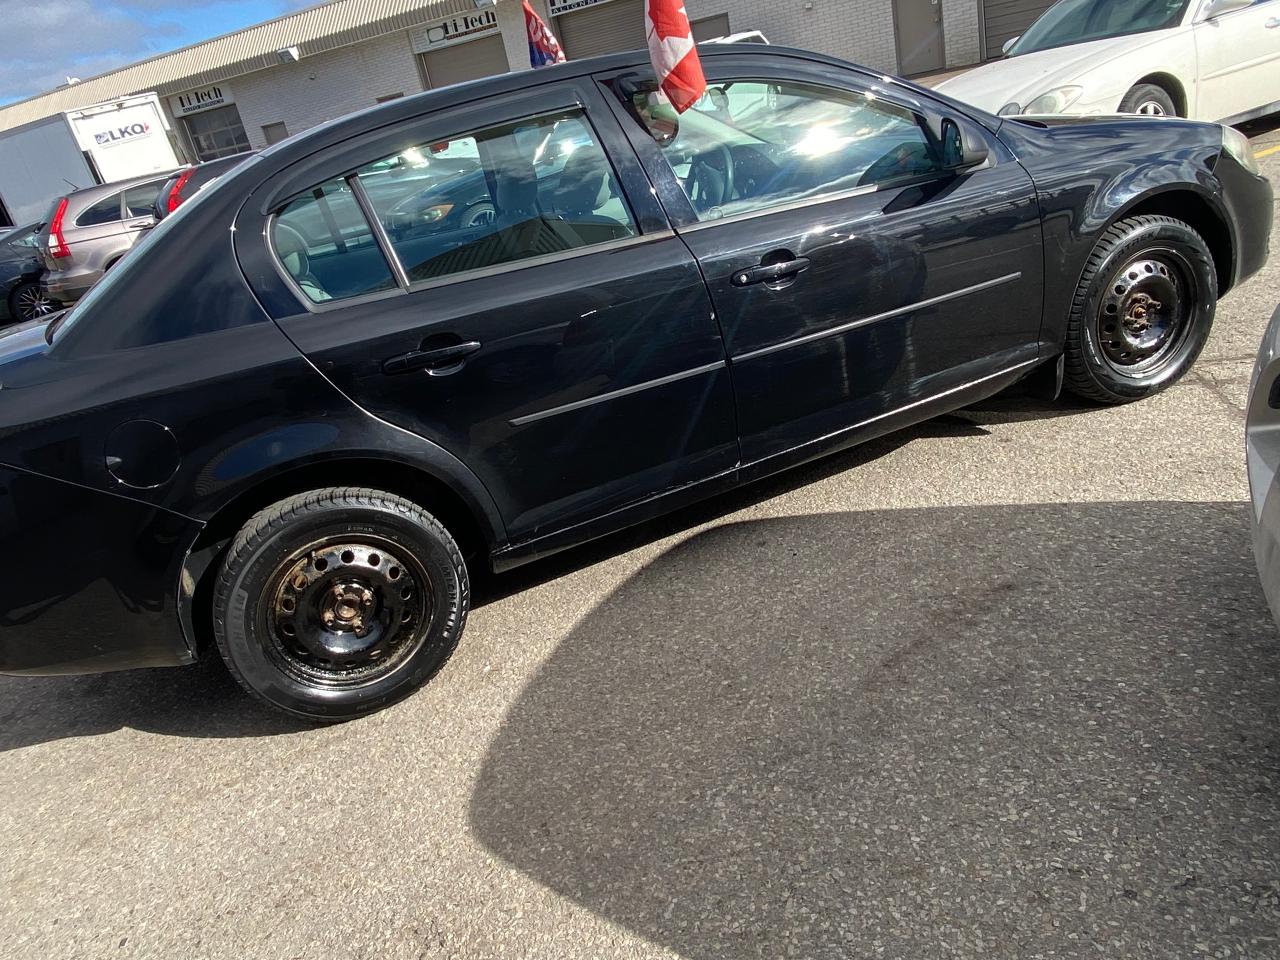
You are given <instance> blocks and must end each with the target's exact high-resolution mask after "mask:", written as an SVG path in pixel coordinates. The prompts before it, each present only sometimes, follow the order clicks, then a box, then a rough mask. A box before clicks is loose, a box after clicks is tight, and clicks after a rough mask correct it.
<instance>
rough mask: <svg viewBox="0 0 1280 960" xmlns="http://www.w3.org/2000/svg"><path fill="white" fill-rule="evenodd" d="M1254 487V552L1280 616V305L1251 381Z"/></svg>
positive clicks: (1248, 425) (1249, 445) (1248, 430)
mask: <svg viewBox="0 0 1280 960" xmlns="http://www.w3.org/2000/svg"><path fill="white" fill-rule="evenodd" d="M1245 451H1246V456H1247V459H1248V465H1249V489H1250V490H1251V491H1252V493H1253V512H1252V519H1253V556H1254V559H1255V560H1257V563H1258V576H1260V577H1261V578H1262V591H1263V593H1265V594H1266V595H1267V602H1268V603H1269V604H1270V605H1271V612H1272V614H1273V615H1274V616H1275V618H1276V620H1277V621H1278V622H1280V485H1278V484H1277V482H1276V474H1277V470H1280V307H1277V308H1276V312H1275V313H1274V314H1272V316H1271V323H1270V324H1269V325H1268V326H1267V332H1266V334H1265V335H1264V336H1263V338H1262V348H1261V349H1260V350H1259V351H1258V359H1257V361H1256V362H1255V363H1254V365H1253V378H1252V379H1251V380H1250V384H1249V412H1248V417H1247V419H1246V421H1245Z"/></svg>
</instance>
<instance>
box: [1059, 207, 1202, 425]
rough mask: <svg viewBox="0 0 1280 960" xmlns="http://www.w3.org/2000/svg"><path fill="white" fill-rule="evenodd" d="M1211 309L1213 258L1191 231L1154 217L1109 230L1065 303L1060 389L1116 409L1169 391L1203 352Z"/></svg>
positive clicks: (1135, 219) (1132, 219)
mask: <svg viewBox="0 0 1280 960" xmlns="http://www.w3.org/2000/svg"><path fill="white" fill-rule="evenodd" d="M1217 305H1218V278H1217V272H1216V270H1215V268H1214V265H1213V255H1212V254H1211V253H1210V252H1209V248H1208V247H1207V246H1206V245H1205V242H1204V240H1203V239H1201V237H1200V235H1199V234H1198V233H1196V232H1195V231H1194V230H1193V229H1191V227H1189V226H1188V225H1187V224H1185V223H1183V222H1182V221H1181V220H1175V219H1173V218H1172V217H1157V216H1143V217H1130V218H1129V219H1126V220H1121V221H1119V222H1118V223H1115V224H1113V225H1112V226H1111V227H1109V228H1108V229H1107V231H1106V232H1105V233H1104V234H1103V235H1102V239H1100V240H1099V241H1098V244H1097V246H1095V247H1094V248H1093V252H1092V253H1091V254H1090V255H1089V260H1088V263H1087V264H1086V265H1085V270H1084V275H1083V276H1082V277H1081V278H1080V284H1079V286H1078V287H1077V288H1076V293H1075V297H1074V299H1073V300H1072V304H1071V315H1070V317H1069V319H1068V324H1067V342H1066V364H1065V367H1066V383H1065V385H1066V387H1067V389H1069V390H1070V391H1071V392H1072V393H1074V394H1076V395H1077V396H1079V397H1083V398H1085V399H1087V400H1095V401H1098V402H1099V403H1107V404H1121V403H1130V402H1132V401H1134V400H1141V399H1142V398H1144V397H1149V396H1151V395H1152V394H1154V393H1158V392H1160V391H1161V390H1164V389H1166V388H1168V387H1170V386H1172V385H1173V384H1175V383H1177V382H1178V381H1179V380H1180V379H1181V378H1182V377H1183V376H1184V375H1185V374H1186V372H1187V371H1188V370H1190V369H1191V365H1192V364H1194V363H1195V361H1196V358H1197V357H1199V356H1200V351H1201V350H1203V349H1204V345H1205V343H1206V341H1207V340H1208V339H1209V332H1210V330H1212V328H1213V316H1214V312H1215V310H1216V309H1217Z"/></svg>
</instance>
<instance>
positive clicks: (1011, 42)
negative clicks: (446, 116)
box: [1000, 37, 1022, 56]
mask: <svg viewBox="0 0 1280 960" xmlns="http://www.w3.org/2000/svg"><path fill="white" fill-rule="evenodd" d="M1021 39H1022V38H1021V37H1010V38H1009V39H1008V40H1006V41H1005V42H1004V45H1003V46H1001V47H1000V52H1001V53H1003V54H1004V55H1005V56H1008V55H1009V51H1010V50H1012V49H1013V45H1014V44H1015V43H1017V42H1018V41H1019V40H1021Z"/></svg>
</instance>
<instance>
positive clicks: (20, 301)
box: [9, 280, 58, 323]
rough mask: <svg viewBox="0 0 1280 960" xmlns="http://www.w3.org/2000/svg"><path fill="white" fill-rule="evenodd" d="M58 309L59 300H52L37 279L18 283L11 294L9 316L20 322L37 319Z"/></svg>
mask: <svg viewBox="0 0 1280 960" xmlns="http://www.w3.org/2000/svg"><path fill="white" fill-rule="evenodd" d="M56 309H58V304H57V301H55V300H51V299H50V298H49V296H48V295H47V294H46V293H45V292H44V290H43V289H41V287H40V284H39V282H37V281H35V280H28V281H26V282H25V283H20V284H18V285H17V286H16V287H14V288H13V292H12V293H10V294H9V316H11V317H12V318H13V319H14V320H16V321H17V322H18V323H26V322H27V321H28V320H35V319H37V318H39V317H42V316H44V315H45V314H47V313H52V312H53V311H54V310H56Z"/></svg>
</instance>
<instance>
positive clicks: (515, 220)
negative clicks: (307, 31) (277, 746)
mask: <svg viewBox="0 0 1280 960" xmlns="http://www.w3.org/2000/svg"><path fill="white" fill-rule="evenodd" d="M703 64H704V68H705V71H706V74H707V76H708V77H709V81H710V83H711V85H712V89H713V91H716V92H718V94H720V95H715V96H708V97H707V98H706V106H705V108H695V109H693V110H691V111H689V112H687V113H685V114H684V115H682V116H679V117H676V116H675V115H674V114H672V113H671V112H670V108H669V106H665V105H664V103H663V102H662V101H661V100H660V99H659V98H658V97H656V84H655V82H654V79H653V76H652V72H651V69H650V67H649V65H648V55H647V53H635V54H619V55H614V56H610V57H604V58H599V59H594V60H580V61H575V62H570V63H568V64H561V65H558V66H554V67H548V68H546V69H544V70H540V71H537V72H536V73H535V74H528V73H524V74H519V75H507V76H499V77H492V78H489V79H486V80H483V81H478V82H476V83H473V84H468V85H466V86H465V87H451V88H448V89H445V90H440V91H432V92H428V93H425V94H422V95H420V96H417V97H413V98H405V99H400V100H396V101H392V102H390V103H387V104H385V105H383V106H380V107H378V108H375V109H373V110H370V111H366V112H362V113H359V114H355V115H353V116H351V117H348V118H345V119H343V120H341V121H338V122H335V123H331V124H327V125H325V126H323V127H320V128H317V129H315V130H313V131H310V132H308V133H306V134H304V135H301V136H298V137H295V138H293V139H292V140H290V141H288V142H287V143H285V144H282V145H278V146H277V147H276V148H274V149H273V150H270V151H265V152H263V153H262V154H259V155H258V156H257V157H255V158H254V159H252V160H250V161H248V162H246V163H243V164H241V165H240V166H239V167H237V168H236V169H235V170H233V171H231V172H230V173H228V174H227V175H226V176H224V177H222V178H221V179H219V180H218V181H217V182H216V183H214V184H213V185H212V186H210V187H208V188H207V189H205V190H203V191H201V192H200V194H198V195H197V196H196V197H195V198H194V199H192V200H191V201H189V202H188V203H185V204H183V205H182V207H180V208H179V210H178V211H177V212H176V213H175V214H174V215H173V216H171V217H168V218H167V219H165V220H164V221H163V222H162V223H160V224H159V225H158V226H157V227H156V228H155V229H154V230H153V231H151V233H150V235H149V236H148V237H147V238H146V239H144V240H143V241H142V242H141V243H140V244H139V247H138V249H137V250H136V251H135V252H134V253H133V255H131V256H130V257H128V258H127V259H126V260H125V261H124V262H123V263H122V264H121V265H120V266H119V268H118V269H117V270H115V271H113V272H111V273H109V274H108V275H107V277H106V278H105V279H104V281H103V282H102V283H101V284H99V285H98V286H97V287H95V288H94V289H93V291H92V292H91V293H90V294H89V296H88V297H86V298H85V299H84V300H82V301H81V302H80V304H79V305H78V306H76V307H75V308H73V309H72V310H71V311H69V312H67V313H64V314H61V315H60V316H59V318H58V319H56V320H55V321H53V322H51V323H49V324H46V325H37V326H34V327H30V328H27V329H20V330H19V331H18V332H16V333H11V334H9V335H8V336H4V337H0V382H3V384H4V389H3V390H2V391H0V464H3V466H0V493H3V496H0V551H2V552H3V553H4V555H6V556H11V557H20V558H21V562H16V563H12V564H10V565H9V567H8V570H7V576H6V577H5V578H4V582H3V585H2V586H0V670H3V671H4V672H10V673H69V672H86V671H102V670H111V669H119V668H125V667H139V666H160V665H166V664H169V665H172V664H182V663H190V662H192V661H193V660H195V659H196V658H197V657H199V656H200V655H201V654H202V652H204V651H207V650H217V651H218V653H219V654H220V655H221V656H222V658H223V659H224V660H225V661H226V663H227V665H228V666H229V668H230V670H231V671H232V673H234V674H235V676H236V677H238V678H239V680H240V681H241V683H243V685H244V686H245V687H246V689H248V690H249V691H250V692H251V693H253V694H254V695H256V696H258V697H260V698H261V699H262V700H263V701H265V702H266V703H268V704H270V705H272V706H273V707H275V708H277V709H280V710H283V711H286V712H288V713H290V714H294V715H297V716H301V717H306V718H311V719H314V720H321V721H333V720H342V719H348V718H352V717H356V716H360V715H362V714H367V713H369V712H371V711H374V710H377V709H379V708H381V707H385V706H387V705H388V704H390V703H393V702H395V701H396V700H399V699H400V698H402V697H404V696H406V695H408V694H409V693H410V692H411V691H413V690H414V689H415V688H417V687H419V686H420V685H421V684H423V683H425V682H426V681H427V680H428V679H430V678H431V677H432V676H433V675H434V674H435V673H436V671H438V670H439V669H440V667H441V666H442V664H444V662H445V661H446V659H447V658H448V657H449V655H450V653H451V652H452V651H453V649H454V647H455V645H456V644H457V643H458V640H459V637H460V636H461V634H462V632H463V628H464V626H465V624H466V620H467V613H468V609H469V605H470V601H471V593H470V587H469V583H470V577H471V574H472V573H473V572H474V571H475V570H477V569H482V568H490V569H492V570H495V571H503V570H507V569H510V568H512V567H514V566H517V565H519V564H523V563H528V562H530V561H534V560H537V559H538V558H540V557H545V556H547V555H548V554H551V553H554V552H555V551H558V550H562V549H564V548H566V547H569V546H572V545H574V544H579V543H582V542H583V541H585V540H588V539H591V538H593V537H599V536H601V535H603V534H606V533H609V532H611V531H614V530H618V529H620V528H622V527H625V526H628V525H630V524H635V523H639V522H642V521H644V520H646V519H648V518H651V517H653V516H655V515H657V514H660V513H663V512H665V511H669V510H672V509H674V508H675V507H677V506H680V505H682V504H687V503H689V502H691V501H694V500H697V499H699V498H705V497H710V496H714V495H717V494H720V493H723V492H724V491H726V490H727V489H729V488H732V487H734V486H735V485H738V484H741V483H744V482H748V481H751V480H754V479H757V478H760V477H763V476H765V475H768V474H771V473H774V472H776V471H778V470H782V469H784V468H785V467H787V466H790V465H794V464H797V463H801V462H804V461H808V460H811V459H813V458H815V457H818V456H821V455H823V454H828V453H831V452H833V451H836V450H841V449H844V448H847V447H849V446H851V445H853V444H857V443H859V442H862V441H865V440H868V439H870V438H873V437H876V436H878V435H881V434H884V433H886V432H889V431H891V430H894V429H897V428H899V427H902V426H905V425H908V424H911V423H914V422H917V421H920V420H924V419H926V418H929V417H933V416H936V415H939V414H942V413H944V412H947V411H950V410H953V409H956V408H958V407H962V406H965V405H967V404H970V403H973V402H976V401H978V400H981V399H983V398H985V397H987V396H990V395H992V394H995V393H996V392H998V391H1001V390H1003V389H1005V388H1006V387H1009V386H1011V385H1013V384H1015V383H1018V382H1020V381H1024V380H1026V379H1027V378H1032V380H1033V384H1034V385H1036V386H1037V387H1038V388H1039V389H1042V390H1044V391H1045V392H1048V393H1053V392H1054V391H1055V390H1056V388H1057V387H1058V386H1059V385H1061V384H1062V383H1063V382H1065V384H1066V386H1067V387H1068V388H1069V389H1070V390H1071V391H1073V392H1074V393H1076V394H1077V395H1079V396H1082V397H1086V398H1088V399H1090V400H1093V401H1096V402H1099V403H1127V402H1130V401H1134V400H1138V399H1140V398H1143V397H1147V396H1150V395H1152V394H1154V393H1156V392H1158V391H1160V390H1163V389H1165V388H1166V387H1168V386H1169V385H1171V384H1172V383H1174V382H1176V381H1177V380H1178V379H1179V378H1180V377H1182V376H1183V375H1184V374H1185V373H1186V372H1187V370H1188V369H1189V368H1190V367H1191V365H1192V363H1193V362H1194V360H1195V359H1196V357H1197V355H1198V354H1199V353H1200V350H1201V348H1202V347H1203V345H1204V343H1205V340H1206V338H1207V337H1208V335H1209V331H1210V327H1211V325H1212V323H1213V317H1214V311H1215V307H1216V305H1217V301H1218V298H1219V297H1220V296H1221V295H1222V294H1223V293H1225V292H1227V291H1228V290H1230V289H1232V288H1233V287H1234V286H1235V285H1236V284H1238V283H1240V282H1241V281H1242V280H1244V279H1245V278H1246V277H1248V276H1250V275H1251V274H1253V273H1254V272H1255V271H1257V270H1258V269H1259V268H1260V267H1261V266H1262V264H1263V263H1264V261H1265V259H1266V256H1267V246H1268V242H1269V237H1270V229H1271V218H1272V212H1273V209H1274V207H1273V197H1272V192H1271V187H1270V185H1269V184H1268V182H1267V181H1266V179H1264V178H1263V177H1262V176H1260V175H1259V173H1258V168H1257V166H1256V163H1255V161H1254V158H1253V155H1252V153H1251V151H1250V148H1249V144H1248V141H1247V140H1246V139H1245V138H1244V137H1242V136H1241V135H1240V134H1239V133H1237V132H1236V131H1234V130H1231V129H1227V128H1223V127H1221V126H1217V125H1213V124H1204V123H1190V122H1185V121H1162V120H1151V119H1148V118H1142V119H1133V118H1129V119H1126V118H1107V119H1093V120H1092V121H1079V122H1069V121H1066V120H1062V119H1059V120H1055V121H1053V122H1047V121H1046V122H1041V121H1020V120H1012V119H1003V120H1002V119H1000V118H997V117H995V116H992V115H990V114H986V113H984V112H982V111H980V110H977V109H975V108H973V107H968V106H965V105H962V104H960V103H959V102H957V101H955V100H952V99H950V98H948V97H945V96H941V95H939V94H937V93H934V92H931V91H928V90H925V89H923V88H920V87H918V86H915V85H913V84H910V83H906V82H903V81H896V80H893V79H890V78H887V77H884V76H883V75H881V74H880V73H879V72H878V71H870V70H864V69H862V68H859V67H856V66H853V65H850V64H847V63H843V62H841V61H839V60H835V59H832V58H829V57H825V56H821V55H818V54H812V53H805V52H802V51H797V50H786V49H783V48H779V47H766V46H762V45H761V46H755V47H750V48H748V47H742V46H721V47H716V46H708V47H706V48H705V52H704V54H703ZM762 78H763V79H762ZM568 131H573V137H574V138H575V139H576V140H579V141H580V143H579V145H578V146H576V147H575V149H574V150H573V152H572V153H571V154H570V155H569V156H568V157H567V159H566V160H565V163H564V164H563V166H561V167H560V168H559V170H558V172H556V173H554V175H553V174H552V171H553V170H555V166H556V165H552V164H548V165H545V166H543V167H542V168H541V171H540V169H539V166H538V164H537V162H536V159H537V151H538V149H539V147H540V145H542V144H544V143H546V142H547V138H548V135H550V134H552V133H556V134H557V135H559V134H567V133H568ZM406 142H408V143H414V142H418V143H421V144H423V145H427V146H429V145H431V144H439V143H443V142H449V143H451V144H459V147H458V149H459V150H461V149H463V148H464V147H465V148H466V149H467V150H468V151H474V155H475V156H476V157H477V158H478V160H479V162H480V164H481V166H482V167H483V169H484V171H485V179H486V182H487V183H488V186H489V190H490V194H489V197H490V202H491V203H492V206H493V211H494V215H493V217H492V219H491V220H490V221H489V222H487V223H482V224H465V225H460V226H459V227H458V228H457V229H455V230H451V231H448V232H445V233H425V234H415V235H412V236H406V237H404V238H401V239H397V238H396V237H394V236H392V235H391V234H390V233H389V232H388V231H387V230H386V224H385V219H386V217H387V216H389V214H390V212H391V210H392V208H393V206H394V203H393V202H392V201H390V200H387V199H384V200H381V201H379V200H375V199H373V198H372V197H371V196H370V194H369V192H368V191H367V190H366V189H365V187H364V183H363V179H364V177H366V176H376V175H378V173H379V171H380V170H382V169H384V164H385V161H386V158H388V157H391V156H393V155H395V154H397V153H399V152H401V151H403V150H404V149H405V144H406ZM1099 157H1103V158H1104V160H1103V161H1101V162H1100V161H1099ZM540 172H542V173H543V176H542V177H541V178H540V177H539V173H540ZM553 176H554V179H553V181H552V183H553V186H552V187H548V185H547V184H546V183H544V182H543V181H546V180H548V179H549V178H552V177H553ZM355 218H360V219H363V223H364V227H363V230H362V231H361V232H358V233H357V232H355V231H352V230H350V229H347V228H344V227H343V226H342V224H344V223H348V224H349V223H350V222H351V221H352V220H353V219H355ZM316 222H328V223H330V224H331V225H332V226H331V227H330V230H329V233H328V235H323V236H316V235H312V234H311V232H310V231H311V230H312V226H311V225H313V224H315V223H316ZM298 223H303V224H306V225H308V226H307V230H305V231H304V230H302V229H299V228H298V227H297V226H296V224H298ZM678 627H679V625H676V627H675V628H678Z"/></svg>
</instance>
